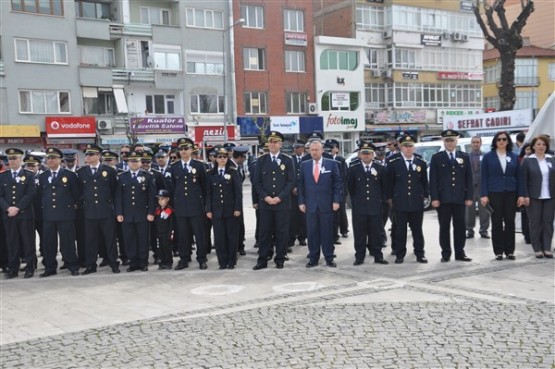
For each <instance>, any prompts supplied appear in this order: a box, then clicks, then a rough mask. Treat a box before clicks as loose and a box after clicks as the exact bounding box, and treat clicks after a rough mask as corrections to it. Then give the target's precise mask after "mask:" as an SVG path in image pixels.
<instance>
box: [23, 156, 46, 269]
mask: <svg viewBox="0 0 555 369" xmlns="http://www.w3.org/2000/svg"><path fill="white" fill-rule="evenodd" d="M23 162H24V163H25V169H27V170H30V171H31V172H33V182H35V185H38V182H39V175H40V174H41V173H42V169H41V158H40V157H39V156H35V155H27V156H25V159H24V160H23ZM33 212H34V214H33V215H34V216H35V218H34V227H35V232H36V233H37V234H38V235H39V252H40V255H41V256H42V255H43V235H42V229H43V227H42V209H41V199H40V197H39V196H35V197H34V199H33ZM35 251H36V250H35ZM35 269H36V268H35Z"/></svg>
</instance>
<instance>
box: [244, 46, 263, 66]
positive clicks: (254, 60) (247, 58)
mask: <svg viewBox="0 0 555 369" xmlns="http://www.w3.org/2000/svg"><path fill="white" fill-rule="evenodd" d="M265 59H266V58H265V57H264V49H253V48H245V49H243V68H244V69H246V70H264V69H266V60H265Z"/></svg>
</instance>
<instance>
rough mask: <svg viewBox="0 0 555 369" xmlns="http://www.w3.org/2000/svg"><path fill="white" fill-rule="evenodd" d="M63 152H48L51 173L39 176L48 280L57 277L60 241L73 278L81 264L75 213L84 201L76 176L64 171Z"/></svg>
mask: <svg viewBox="0 0 555 369" xmlns="http://www.w3.org/2000/svg"><path fill="white" fill-rule="evenodd" d="M62 155H63V154H62V151H61V150H60V149H58V148H56V147H50V148H48V149H47V150H46V165H47V167H48V170H46V171H44V172H43V173H41V174H40V176H39V184H38V188H37V191H38V196H40V198H41V199H42V219H43V236H44V257H43V264H44V267H45V269H44V273H42V274H40V275H39V276H40V277H49V276H51V275H55V274H56V273H57V271H56V269H57V268H58V262H57V261H56V256H57V254H58V238H59V240H60V251H61V253H62V258H63V260H64V263H65V265H66V267H67V269H68V270H69V271H70V272H71V275H73V276H77V275H79V262H78V259H77V253H76V250H75V217H76V215H75V209H76V206H77V202H78V201H79V199H80V197H81V191H80V188H79V180H78V179H77V175H76V174H75V173H74V172H72V171H70V170H68V169H65V168H62V167H61V165H60V164H61V160H62Z"/></svg>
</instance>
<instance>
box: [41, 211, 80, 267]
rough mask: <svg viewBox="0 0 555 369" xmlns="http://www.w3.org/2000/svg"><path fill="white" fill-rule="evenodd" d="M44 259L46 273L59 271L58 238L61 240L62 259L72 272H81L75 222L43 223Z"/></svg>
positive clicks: (47, 221)
mask: <svg viewBox="0 0 555 369" xmlns="http://www.w3.org/2000/svg"><path fill="white" fill-rule="evenodd" d="M42 233H43V236H44V245H43V246H44V257H43V264H44V268H45V271H46V272H55V271H56V269H58V261H57V260H56V256H57V255H58V237H59V238H60V251H61V253H62V259H63V260H64V263H65V264H66V266H67V269H68V270H69V271H71V272H73V271H77V270H79V262H78V259H77V252H76V250H75V221H74V220H60V221H51V220H44V221H43V232H42Z"/></svg>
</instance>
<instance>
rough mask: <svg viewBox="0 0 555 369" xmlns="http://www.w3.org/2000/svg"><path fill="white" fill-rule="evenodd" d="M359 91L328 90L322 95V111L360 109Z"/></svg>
mask: <svg viewBox="0 0 555 369" xmlns="http://www.w3.org/2000/svg"><path fill="white" fill-rule="evenodd" d="M359 100H360V94H359V93H358V92H348V91H341V92H339V91H338V92H326V93H324V95H322V104H321V106H322V111H340V110H343V111H355V110H357V109H358V106H359Z"/></svg>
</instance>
